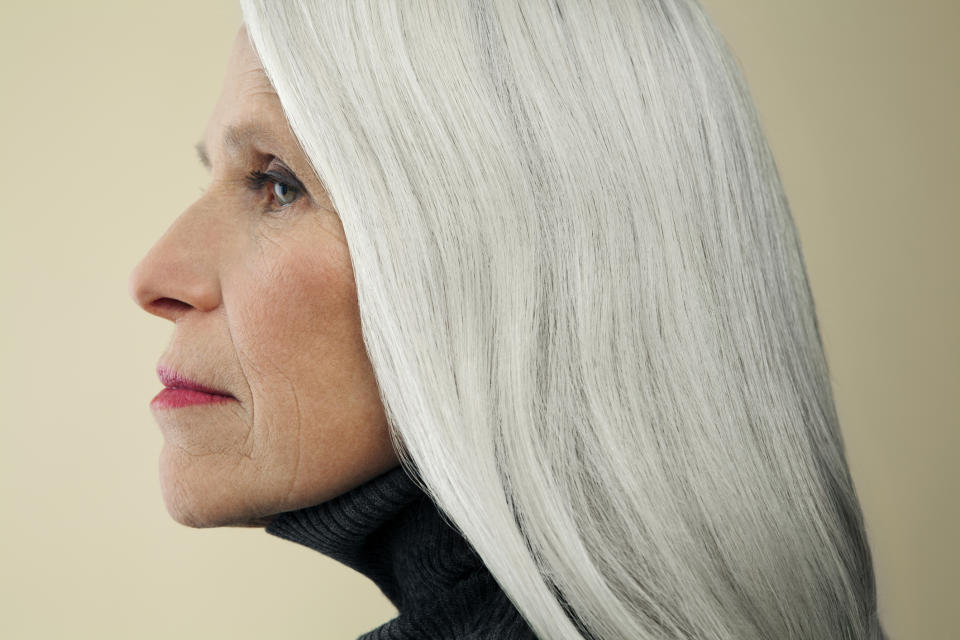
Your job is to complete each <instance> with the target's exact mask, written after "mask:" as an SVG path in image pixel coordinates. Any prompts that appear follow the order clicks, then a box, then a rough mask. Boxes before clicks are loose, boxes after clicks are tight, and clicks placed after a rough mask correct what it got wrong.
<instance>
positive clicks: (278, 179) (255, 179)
mask: <svg viewBox="0 0 960 640" xmlns="http://www.w3.org/2000/svg"><path fill="white" fill-rule="evenodd" d="M246 182H247V186H248V187H249V188H250V190H251V191H261V190H262V189H263V187H264V185H266V184H267V183H268V182H272V183H275V184H279V185H283V186H284V187H286V188H287V189H292V190H293V191H294V192H295V193H296V194H297V195H296V197H295V198H294V199H293V201H292V202H288V203H286V204H281V205H280V206H279V207H277V209H286V208H288V207H292V206H293V205H294V204H296V202H297V200H299V199H300V197H301V196H302V195H303V189H302V188H301V187H300V186H299V185H297V184H295V183H293V182H292V181H290V180H287V179H286V178H284V177H283V176H280V175H277V174H275V173H270V172H266V173H264V172H263V171H260V170H258V169H254V170H253V171H251V172H250V173H248V174H247V176H246Z"/></svg>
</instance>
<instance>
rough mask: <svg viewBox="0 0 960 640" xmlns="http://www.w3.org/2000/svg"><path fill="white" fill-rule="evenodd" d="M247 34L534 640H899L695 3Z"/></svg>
mask: <svg viewBox="0 0 960 640" xmlns="http://www.w3.org/2000/svg"><path fill="white" fill-rule="evenodd" d="M240 4H241V7H242V11H243V17H244V21H245V24H246V27H247V29H248V33H249V37H250V39H251V44H252V45H253V47H254V49H255V50H256V51H257V52H258V54H259V56H260V59H261V61H262V64H263V66H264V69H265V71H266V73H267V75H268V77H269V78H270V80H271V82H272V83H273V86H274V88H275V90H276V92H277V94H278V96H279V98H280V102H281V104H282V105H283V108H284V111H285V113H286V116H287V118H288V120H289V123H290V126H291V129H292V131H293V132H294V134H295V135H296V137H297V139H298V140H299V142H300V144H301V145H302V147H303V150H304V152H305V154H306V156H307V157H308V158H309V159H310V161H311V163H312V165H313V168H314V170H315V171H316V173H317V176H318V177H319V178H320V180H321V181H322V183H323V184H324V185H325V188H326V189H327V191H328V194H329V197H330V199H331V202H332V203H333V205H334V206H335V208H336V211H337V212H338V214H339V216H340V220H341V221H342V224H343V228H344V231H345V233H346V238H347V241H348V244H349V249H350V257H351V260H352V265H353V270H354V276H355V279H356V287H357V297H358V303H359V309H360V318H361V324H362V331H363V338H364V343H365V345H366V348H367V351H368V354H369V357H370V360H371V363H372V365H373V368H374V371H375V373H376V379H377V383H378V384H379V388H380V393H381V398H382V401H383V404H384V407H385V410H386V415H387V418H388V422H389V427H390V433H391V439H392V443H393V445H394V446H395V448H396V450H397V452H398V454H399V455H400V456H401V464H403V465H404V467H405V469H407V470H408V471H409V472H410V473H412V474H414V475H415V477H416V478H417V479H418V484H421V483H422V484H421V487H422V488H423V489H424V491H426V492H427V493H428V494H429V495H430V497H431V498H432V499H433V500H434V501H435V502H436V503H437V505H438V506H439V507H440V509H441V510H442V512H443V513H444V514H445V517H447V518H449V521H450V523H451V524H452V525H453V526H455V527H456V528H457V530H458V531H460V532H461V533H462V534H463V536H464V537H465V538H466V539H467V541H468V542H469V543H470V544H471V545H472V546H473V548H474V549H475V550H476V551H477V553H478V554H479V555H480V556H481V557H482V559H483V561H484V563H485V564H486V566H487V567H488V568H489V570H490V572H491V573H492V575H493V576H494V578H495V579H496V580H497V582H498V583H499V584H500V585H501V587H502V588H503V589H504V591H505V593H506V594H507V596H508V597H509V598H510V600H511V601H512V602H513V603H514V604H515V605H516V607H517V609H518V610H519V611H520V613H521V614H522V616H523V617H524V618H525V619H526V620H527V622H528V623H529V624H530V626H531V628H532V629H533V630H534V632H535V633H536V634H537V636H538V637H540V638H549V639H562V640H567V639H574V638H578V639H579V638H599V639H602V640H615V639H621V638H622V639H630V640H636V639H638V638H639V639H644V640H647V639H649V640H653V639H668V638H669V639H680V638H682V639H693V638H698V639H701V638H711V639H729V640H734V639H736V640H751V639H757V640H759V639H763V640H771V639H777V640H782V639H785V638H792V639H801V638H802V639H805V640H838V639H844V640H861V639H867V640H876V639H878V638H885V637H886V636H885V635H884V632H883V630H882V628H881V624H880V620H879V618H878V614H877V601H876V587H875V578H874V569H873V564H872V560H871V555H870V549H869V546H868V542H867V537H866V532H865V525H864V520H863V515H862V513H861V509H860V505H859V501H858V498H857V495H856V492H855V490H854V486H853V482H852V479H851V477H850V473H849V470H848V466H847V461H846V456H845V452H844V444H843V440H842V437H841V432H840V429H839V425H838V419H837V414H836V411H835V407H834V400H833V395H832V391H831V383H830V378H829V372H828V368H827V362H826V359H825V356H824V352H823V346H822V343H821V337H820V330H819V327H818V325H817V318H816V313H815V309H814V301H813V297H812V295H811V292H810V288H809V284H808V281H807V274H806V266H805V264H804V261H803V257H802V254H801V248H800V244H799V242H798V238H797V233H796V230H795V228H794V223H793V219H792V217H791V213H790V209H789V205H788V202H787V199H786V197H785V195H784V191H783V188H782V185H781V182H780V179H779V176H778V172H777V168H776V166H775V164H774V160H773V157H772V155H771V152H770V149H769V147H768V144H767V142H766V139H765V136H764V134H763V132H762V129H761V126H760V123H759V119H758V116H757V114H756V112H755V107H754V105H753V103H752V99H751V97H750V94H749V92H748V89H747V86H746V83H745V81H744V80H743V78H742V76H741V71H740V69H739V67H738V65H737V63H736V61H735V58H734V56H733V55H732V53H731V52H730V51H729V49H728V47H727V45H726V43H725V42H724V40H723V39H722V37H721V36H720V35H719V34H718V32H717V31H716V29H715V27H714V26H713V25H712V24H711V22H710V20H709V19H708V17H707V16H706V15H705V13H704V11H703V10H702V8H701V7H700V6H699V4H698V3H697V2H696V1H695V0H621V1H615V0H609V1H599V0H592V1H590V2H583V1H580V0H565V1H559V0H555V1H545V0H536V1H535V0H529V1H519V0H493V1H480V0H473V1H456V2H455V1H444V2H427V1H425V0H419V1H412V0H411V1H405V2H376V1H373V0H324V1H320V0H317V1H309V0H299V1H293V0H291V1H284V2H270V1H268V0H240Z"/></svg>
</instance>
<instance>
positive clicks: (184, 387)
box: [150, 366, 237, 409]
mask: <svg viewBox="0 0 960 640" xmlns="http://www.w3.org/2000/svg"><path fill="white" fill-rule="evenodd" d="M157 377H159V378H160V382H162V383H163V385H164V386H165V387H167V388H166V389H163V390H162V391H161V392H160V393H158V394H157V395H156V396H154V398H153V400H151V401H150V408H151V409H177V408H180V407H188V406H191V405H195V404H220V403H223V402H236V400H237V399H236V398H234V397H233V396H231V395H230V394H228V393H227V392H225V391H221V390H220V389H215V388H213V387H210V386H208V385H205V384H201V383H199V382H194V381H193V380H190V379H189V378H186V377H185V376H183V375H181V374H180V373H179V372H177V371H175V370H173V369H170V368H168V367H164V366H159V367H157Z"/></svg>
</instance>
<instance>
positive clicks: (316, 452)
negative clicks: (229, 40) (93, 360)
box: [129, 28, 399, 527]
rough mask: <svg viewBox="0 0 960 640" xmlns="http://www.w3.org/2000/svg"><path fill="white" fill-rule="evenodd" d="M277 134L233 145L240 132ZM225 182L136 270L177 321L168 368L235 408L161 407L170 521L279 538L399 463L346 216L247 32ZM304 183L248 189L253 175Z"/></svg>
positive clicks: (234, 92)
mask: <svg viewBox="0 0 960 640" xmlns="http://www.w3.org/2000/svg"><path fill="white" fill-rule="evenodd" d="M246 124H256V125H258V126H259V127H260V128H261V129H262V131H261V133H259V134H258V135H257V137H256V138H254V139H252V140H248V141H245V142H244V143H243V144H242V145H241V146H240V147H238V148H236V149H233V148H232V147H230V146H224V141H223V134H224V131H225V128H226V127H228V126H230V125H246ZM202 144H203V146H204V147H205V153H206V155H207V156H208V158H209V162H210V164H211V167H212V170H211V174H212V181H211V183H210V185H209V187H208V188H207V189H206V190H205V191H204V192H203V194H202V195H201V196H200V197H199V198H198V199H197V200H196V201H194V202H193V203H192V204H191V205H190V206H188V207H187V209H186V210H185V211H183V212H182V213H181V214H180V216H179V217H178V218H177V219H176V220H175V221H174V222H173V224H172V225H171V226H170V228H169V229H168V230H167V231H166V232H165V233H164V234H163V236H161V237H160V239H159V240H157V242H156V244H154V246H153V247H151V248H150V250H149V251H148V252H147V254H146V255H145V256H144V257H143V259H142V260H141V261H140V262H139V263H138V264H137V265H136V267H135V268H134V270H133V272H132V273H131V274H130V281H129V290H130V295H131V296H132V297H133V299H134V300H135V301H136V302H137V304H138V305H139V306H140V307H142V308H143V309H144V310H145V311H147V312H148V313H151V314H154V315H157V316H160V317H161V318H166V319H167V320H170V321H171V322H173V323H174V335H173V338H172V340H171V342H170V345H169V346H168V348H167V350H166V352H165V353H164V354H163V356H162V357H161V358H160V364H162V365H164V366H169V367H171V368H173V369H175V370H177V371H179V372H181V373H182V374H183V375H184V376H186V377H187V378H189V379H191V380H194V381H196V382H199V383H201V384H206V385H208V386H211V387H214V388H217V389H221V390H223V391H225V392H226V393H229V394H231V395H233V396H234V397H235V398H236V400H235V401H229V402H225V403H220V404H206V405H193V406H188V407H183V408H176V409H159V408H153V407H151V409H152V411H153V414H154V417H155V418H156V420H157V422H158V423H159V425H160V428H161V431H162V433H163V437H164V445H163V450H162V452H161V454H160V461H159V470H160V481H161V487H162V492H163V498H164V502H165V504H166V507H167V511H168V512H169V513H170V515H171V516H172V517H173V519H174V520H176V521H177V522H179V523H181V524H184V525H186V526H190V527H217V526H264V525H266V524H267V523H268V522H269V521H270V520H271V516H272V515H274V514H277V513H280V512H283V511H291V510H294V509H299V508H302V507H306V506H310V505H314V504H319V503H321V502H325V501H327V500H329V499H331V498H333V497H336V496H338V495H340V494H341V493H344V492H345V491H348V490H349V489H351V488H353V487H356V486H358V485H360V484H362V483H364V482H366V481H367V480H370V479H372V478H374V477H376V476H377V475H380V474H381V473H384V472H385V471H388V470H390V469H392V468H394V467H395V466H397V465H398V464H399V460H398V458H397V455H396V453H395V452H394V450H393V448H392V445H391V441H390V437H389V433H388V431H387V421H386V416H385V413H384V408H383V405H382V403H381V401H380V395H379V390H378V388H377V384H376V380H375V377H374V373H373V368H372V366H371V364H370V361H369V359H368V357H367V353H366V349H365V347H364V344H363V337H362V333H361V329H360V314H359V309H358V306H357V297H356V286H355V282H354V276H353V268H352V265H351V262H350V255H349V252H348V248H347V241H346V237H345V235H344V232H343V227H342V226H341V224H340V220H339V217H338V215H337V213H336V211H335V210H334V208H333V206H332V204H331V203H330V200H329V198H328V196H327V194H326V192H325V191H324V189H323V187H322V185H321V182H320V180H319V178H318V177H317V176H316V174H315V173H314V172H313V170H312V169H311V168H310V165H309V161H308V160H307V158H306V156H305V155H304V154H303V151H302V150H301V148H300V146H299V144H298V143H297V141H296V139H295V137H294V135H293V133H292V131H291V130H290V128H289V125H288V123H287V120H286V118H285V116H284V113H283V110H282V108H281V105H280V101H279V98H278V97H277V95H276V93H274V91H273V89H272V87H271V86H270V83H269V80H268V79H267V76H266V75H265V73H264V72H263V69H262V67H261V65H260V61H259V59H258V58H257V55H256V53H255V51H254V50H253V48H252V47H251V45H250V43H249V41H248V39H247V34H246V30H245V29H244V28H241V29H240V31H239V32H238V34H237V36H236V39H235V41H234V45H233V49H232V51H231V53H230V58H229V61H228V65H227V71H226V77H225V79H224V83H223V89H222V92H221V94H220V97H219V100H218V102H217V104H216V107H215V109H214V111H213V114H212V115H211V117H210V119H209V121H208V123H207V126H206V128H205V130H204V133H203V140H202ZM254 169H259V170H261V171H264V172H267V171H271V172H274V171H278V172H282V173H285V174H286V175H288V176H290V177H293V178H294V179H295V180H299V183H300V185H302V186H303V187H304V189H303V190H302V191H300V192H299V194H298V193H297V192H296V191H294V190H289V189H285V188H284V187H282V186H280V187H278V186H277V185H276V183H274V182H270V181H268V182H266V183H265V184H264V186H263V187H262V188H260V189H259V190H258V191H253V190H251V189H250V188H249V187H248V186H247V184H245V181H244V176H245V175H246V174H247V173H249V172H250V171H251V170H254Z"/></svg>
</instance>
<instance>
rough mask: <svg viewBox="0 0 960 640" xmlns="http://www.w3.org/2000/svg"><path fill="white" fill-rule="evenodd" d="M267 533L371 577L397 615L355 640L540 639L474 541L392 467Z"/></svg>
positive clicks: (284, 518) (281, 519) (287, 516)
mask: <svg viewBox="0 0 960 640" xmlns="http://www.w3.org/2000/svg"><path fill="white" fill-rule="evenodd" d="M266 532H267V533H269V534H272V535H275V536H277V537H280V538H284V539H285V540H290V541H292V542H296V543H299V544H302V545H305V546H307V547H310V548H311V549H314V550H315V551H319V552H320V553H322V554H324V555H326V556H328V557H330V558H333V559H334V560H336V561H338V562H340V563H342V564H345V565H346V566H348V567H350V568H351V569H354V570H356V571H358V572H360V573H362V574H363V575H365V576H366V577H368V578H370V579H371V580H372V581H373V582H374V583H375V584H376V585H377V586H378V587H380V590H381V591H382V592H383V594H384V595H385V596H387V598H389V599H390V602H392V603H393V605H394V606H395V607H396V608H397V610H398V611H399V615H398V616H397V617H396V618H394V619H392V620H390V621H389V622H386V623H384V624H382V625H380V626H379V627H377V628H376V629H373V630H371V631H368V632H367V633H364V634H363V635H361V636H360V637H359V638H358V639H357V640H399V639H403V640H447V639H450V640H452V639H454V638H456V639H458V640H465V639H469V640H487V639H490V640H492V639H494V638H496V639H497V640H536V635H534V633H533V631H532V630H531V629H530V627H529V626H528V625H527V623H526V621H525V620H524V619H523V618H522V617H521V616H520V613H519V611H517V609H516V607H514V605H513V603H512V602H510V600H509V599H508V598H507V596H506V594H505V593H504V592H503V590H502V589H501V588H500V585H499V584H498V583H497V582H496V580H494V578H493V575H492V574H491V573H490V571H489V570H488V569H487V568H486V566H485V565H484V564H483V561H482V559H481V558H480V556H479V555H478V554H477V553H476V551H474V549H473V547H472V546H471V545H470V543H469V542H467V540H466V539H465V538H464V537H463V536H462V535H461V534H460V532H459V531H457V530H456V529H455V528H454V527H453V526H452V525H451V524H449V523H448V521H446V520H445V519H444V516H443V514H442V513H441V512H440V510H439V508H438V507H437V505H436V504H435V503H434V502H433V501H432V500H431V499H430V497H429V496H428V495H427V494H425V493H424V492H423V490H422V489H421V488H420V487H419V486H418V485H417V484H416V483H415V482H414V481H413V480H412V479H411V478H410V477H409V476H408V475H407V473H406V471H405V470H404V468H403V467H402V466H398V467H395V468H394V469H391V470H390V471H387V472H386V473H383V474H381V475H379V476H377V477H375V478H373V479H372V480H369V481H367V482H365V483H364V484H361V485H359V486H357V487H355V488H353V489H351V490H349V491H347V492H346V493H344V494H341V495H339V496H337V497H335V498H333V499H331V500H328V501H326V502H323V503H321V504H318V505H315V506H312V507H306V508H304V509H299V510H297V511H287V512H285V513H282V514H280V515H279V516H277V517H276V518H275V519H274V520H273V521H272V522H270V524H269V525H267V527H266Z"/></svg>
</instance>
